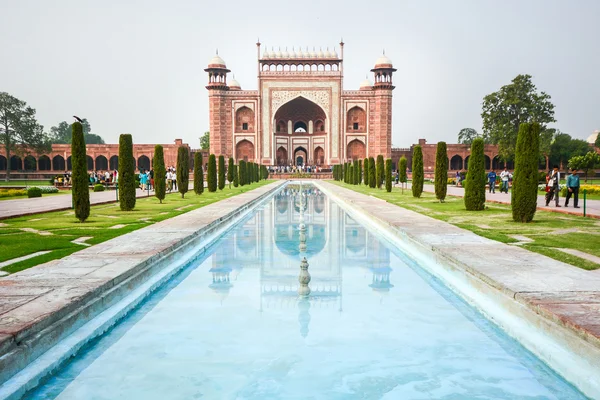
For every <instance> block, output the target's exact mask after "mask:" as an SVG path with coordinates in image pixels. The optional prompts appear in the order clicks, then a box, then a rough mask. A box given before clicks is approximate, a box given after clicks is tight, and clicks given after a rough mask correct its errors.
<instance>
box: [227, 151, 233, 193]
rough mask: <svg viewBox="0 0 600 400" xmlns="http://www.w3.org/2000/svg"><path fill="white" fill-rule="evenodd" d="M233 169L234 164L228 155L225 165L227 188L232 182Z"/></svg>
mask: <svg viewBox="0 0 600 400" xmlns="http://www.w3.org/2000/svg"><path fill="white" fill-rule="evenodd" d="M234 169H235V165H234V164H233V157H229V165H228V166H227V181H229V189H231V184H232V183H233V174H234V172H233V170H234Z"/></svg>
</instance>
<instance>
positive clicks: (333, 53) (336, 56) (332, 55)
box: [331, 49, 338, 58]
mask: <svg viewBox="0 0 600 400" xmlns="http://www.w3.org/2000/svg"><path fill="white" fill-rule="evenodd" d="M331 58H338V55H337V52H336V51H335V49H333V51H332V52H331Z"/></svg>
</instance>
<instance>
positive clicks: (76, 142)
mask: <svg viewBox="0 0 600 400" xmlns="http://www.w3.org/2000/svg"><path fill="white" fill-rule="evenodd" d="M72 136H73V142H72V143H71V165H72V166H73V171H72V176H71V182H72V189H73V193H72V199H73V208H74V209H75V216H76V217H77V219H78V220H79V221H80V222H84V221H85V220H86V219H87V218H88V217H89V216H90V187H89V180H88V173H87V157H86V154H85V141H84V140H83V129H82V126H81V124H80V123H79V122H75V123H74V124H73V133H72Z"/></svg>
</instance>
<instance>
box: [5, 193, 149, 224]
mask: <svg viewBox="0 0 600 400" xmlns="http://www.w3.org/2000/svg"><path fill="white" fill-rule="evenodd" d="M146 196H148V192H147V191H145V190H144V191H142V190H141V189H137V190H136V197H146ZM150 196H154V192H152V191H150ZM114 201H116V193H115V191H114V190H108V191H104V192H90V203H91V204H104V203H112V202H114ZM70 208H71V195H70V194H64V195H58V194H57V195H54V196H44V197H37V198H33V199H17V200H2V201H0V220H2V219H6V218H12V217H19V216H22V215H31V214H37V213H44V212H50V211H60V210H69V209H70Z"/></svg>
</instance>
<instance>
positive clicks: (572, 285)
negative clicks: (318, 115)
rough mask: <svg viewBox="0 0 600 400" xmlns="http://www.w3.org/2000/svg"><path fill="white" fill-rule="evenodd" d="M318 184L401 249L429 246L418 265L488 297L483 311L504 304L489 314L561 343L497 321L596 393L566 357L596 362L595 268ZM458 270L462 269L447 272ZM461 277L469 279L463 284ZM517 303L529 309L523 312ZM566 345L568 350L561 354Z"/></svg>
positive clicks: (599, 301) (595, 384) (599, 290)
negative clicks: (511, 318) (542, 341)
mask: <svg viewBox="0 0 600 400" xmlns="http://www.w3.org/2000/svg"><path fill="white" fill-rule="evenodd" d="M317 184H318V185H319V186H320V187H322V188H323V189H324V190H325V191H326V194H328V195H329V196H331V197H333V198H334V200H336V201H339V202H341V203H345V204H346V205H348V207H350V208H353V209H355V210H357V211H358V212H359V213H364V214H365V215H366V216H367V217H368V218H369V219H371V220H374V221H376V223H379V224H381V225H383V226H384V227H390V228H391V231H392V232H393V235H395V236H400V237H402V238H405V237H406V238H408V239H409V244H408V245H407V247H410V249H412V250H411V251H415V252H416V253H419V250H418V249H419V248H421V247H422V248H423V249H427V252H428V251H429V250H430V251H432V252H433V258H430V257H431V256H430V257H428V259H433V261H434V266H430V267H428V266H426V265H424V266H423V267H424V268H425V269H427V268H431V269H432V271H434V272H433V273H434V274H435V275H438V276H441V277H442V279H450V281H451V282H452V283H451V284H452V285H454V286H455V287H461V285H462V287H465V286H466V287H467V289H466V291H462V292H463V293H465V292H466V296H467V297H469V296H473V297H471V298H478V299H481V297H480V296H479V295H478V294H475V295H473V294H472V293H471V292H473V288H476V289H477V290H478V291H479V292H480V293H484V294H485V296H491V298H493V300H492V301H491V303H489V301H490V300H489V299H488V300H485V299H484V300H483V304H486V307H485V312H486V313H488V311H489V312H493V309H494V307H496V308H497V307H499V306H501V307H500V308H502V309H503V310H504V311H500V312H499V314H498V313H496V314H492V315H495V317H493V318H494V319H495V318H496V317H498V318H499V319H501V318H502V313H506V311H508V312H509V313H510V315H518V316H519V317H520V318H522V319H523V322H521V323H524V325H526V326H536V327H537V329H538V330H539V331H542V332H545V334H547V335H550V336H552V337H553V338H554V340H555V344H556V343H560V346H549V347H538V345H539V343H537V342H536V339H533V338H532V334H531V332H530V331H528V330H527V328H526V329H525V330H524V331H520V330H519V329H520V328H519V327H518V326H517V327H516V328H515V327H514V326H512V325H503V322H498V323H499V324H500V325H501V326H503V328H504V329H505V330H507V331H508V333H509V334H510V335H511V336H513V337H516V338H518V339H519V341H521V342H523V343H524V344H525V345H526V346H529V347H530V348H535V349H536V350H539V351H540V352H542V353H544V352H546V353H544V354H543V357H542V359H545V360H546V361H551V362H553V363H562V364H560V366H561V367H564V368H560V369H563V370H562V371H560V373H564V374H565V376H566V375H568V376H567V379H569V380H570V381H572V382H574V383H575V384H576V385H577V386H580V385H581V386H580V387H586V388H588V389H590V391H589V392H588V393H591V392H593V393H595V394H596V395H600V381H598V379H597V377H598V376H600V375H597V376H595V377H594V375H593V374H591V371H586V370H585V368H580V369H579V370H578V371H577V372H575V370H576V369H577V367H576V365H575V363H574V362H572V360H575V359H576V358H577V357H580V359H586V357H587V355H590V354H594V357H593V358H592V359H593V360H595V361H593V362H592V364H594V365H595V366H596V368H599V365H598V362H597V360H598V359H599V358H596V357H600V270H596V271H586V270H583V269H580V268H577V267H574V266H572V265H569V264H565V263H563V262H560V261H557V260H554V259H551V258H549V257H546V256H543V255H540V254H537V253H534V252H531V251H528V250H526V249H522V248H520V247H516V246H509V245H507V244H504V243H499V242H497V241H494V240H490V239H486V238H484V237H481V236H478V235H476V234H475V233H473V232H470V231H467V230H465V229H461V228H459V227H456V226H454V225H451V224H449V223H447V222H443V221H438V220H435V219H433V218H431V217H428V216H426V215H422V214H419V213H417V212H414V211H410V210H407V209H405V208H402V207H398V206H396V205H394V204H391V203H388V202H386V201H382V200H380V199H377V198H374V197H371V196H366V195H364V194H361V193H358V192H355V191H353V190H349V189H346V188H343V187H340V186H337V185H334V184H332V183H329V182H318V183H317ZM449 189H450V188H449ZM459 190H460V189H459ZM496 196H498V195H496ZM504 196H508V195H504ZM410 242H412V243H410ZM457 270H458V271H461V274H460V275H458V277H456V278H452V277H454V276H456V275H455V274H456V272H455V271H457ZM448 277H450V278H448ZM465 281H467V282H469V283H468V284H466V285H465V284H464V283H463V282H465ZM459 291H461V290H460V289H459ZM515 300H516V302H515ZM486 301H487V303H486ZM475 302H476V303H477V301H475ZM517 302H518V303H517ZM479 304H481V303H479ZM523 307H526V308H527V309H529V311H530V313H531V314H526V313H524V312H523V310H522V308H523ZM533 313H535V314H533ZM488 315H490V314H489V313H488ZM528 315H537V318H540V316H541V317H542V318H541V319H542V321H539V320H531V319H530V317H528ZM528 341H529V343H528ZM565 348H568V349H569V350H570V351H567V352H564V353H561V352H562V351H563V350H564V349H565ZM586 352H589V353H586ZM586 354H587V355H586ZM575 355H576V356H575ZM569 357H572V358H570V359H569ZM590 357H591V356H590ZM565 360H566V361H565ZM578 365H581V364H578ZM583 365H587V366H589V364H586V363H583ZM597 371H598V370H596V372H597ZM596 372H595V373H596ZM590 384H592V385H591V386H590ZM593 398H596V397H595V396H593ZM598 398H600V397H598Z"/></svg>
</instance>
